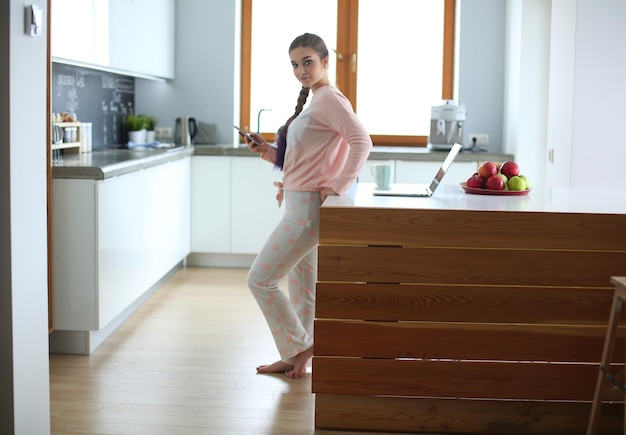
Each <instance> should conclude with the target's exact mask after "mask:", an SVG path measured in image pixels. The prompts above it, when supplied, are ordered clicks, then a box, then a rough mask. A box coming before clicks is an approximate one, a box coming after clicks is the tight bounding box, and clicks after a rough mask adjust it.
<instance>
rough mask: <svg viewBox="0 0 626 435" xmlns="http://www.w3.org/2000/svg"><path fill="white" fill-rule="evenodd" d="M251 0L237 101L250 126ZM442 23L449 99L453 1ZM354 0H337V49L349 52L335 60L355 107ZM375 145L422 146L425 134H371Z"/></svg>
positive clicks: (244, 18)
mask: <svg viewBox="0 0 626 435" xmlns="http://www.w3.org/2000/svg"><path fill="white" fill-rule="evenodd" d="M252 1H253V0H242V4H241V84H240V86H241V97H240V98H241V101H240V108H241V109H240V110H241V112H240V115H239V116H240V124H239V125H250V96H251V92H252V89H251V79H252ZM444 2H445V3H444V26H443V77H442V89H441V98H442V99H443V100H452V99H453V93H454V36H455V35H454V26H455V9H456V0H444ZM358 7H359V2H358V0H338V2H337V19H338V22H337V51H338V52H339V53H349V55H348V56H345V55H344V59H343V61H340V60H338V61H337V79H336V81H337V83H336V84H337V87H338V88H340V89H341V91H342V92H343V93H344V95H345V96H346V97H347V98H348V99H349V100H350V101H351V102H352V105H353V107H356V86H357V73H358V68H357V70H356V71H354V70H353V68H352V65H351V57H352V54H353V53H357V52H358V50H357V48H358ZM263 137H264V138H265V140H268V141H273V140H275V137H274V133H263ZM371 137H372V141H373V142H374V145H376V146H410V147H426V145H427V143H428V136H403V135H376V134H373V135H371Z"/></svg>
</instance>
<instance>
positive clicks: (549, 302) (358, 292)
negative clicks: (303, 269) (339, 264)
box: [315, 282, 626, 327]
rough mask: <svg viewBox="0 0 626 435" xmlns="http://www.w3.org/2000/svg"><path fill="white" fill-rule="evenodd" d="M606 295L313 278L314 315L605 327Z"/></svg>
mask: <svg viewBox="0 0 626 435" xmlns="http://www.w3.org/2000/svg"><path fill="white" fill-rule="evenodd" d="M612 297H613V288H612V287H611V288H595V287H589V288H582V287H539V286H538V287H528V286H481V285H479V286H473V285H471V286H470V285H449V284H419V283H412V284H402V285H400V284H366V283H346V282H318V284H317V292H316V307H315V311H316V315H317V317H318V318H329V319H354V320H392V321H397V320H420V321H438V322H494V323H536V324H544V323H554V324H568V325H575V324H583V325H585V324H589V325H601V326H604V327H606V324H607V313H609V311H610V309H611V303H612ZM625 311H626V310H625ZM622 318H623V319H624V320H626V312H622Z"/></svg>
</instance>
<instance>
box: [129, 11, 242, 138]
mask: <svg viewBox="0 0 626 435" xmlns="http://www.w3.org/2000/svg"><path fill="white" fill-rule="evenodd" d="M240 17H241V0H236V1H206V0H177V2H176V67H175V70H176V71H175V74H176V78H175V79H174V80H171V81H168V82H166V83H159V82H154V81H150V80H144V79H137V80H136V87H135V104H136V107H137V111H138V112H140V113H147V114H151V115H154V116H155V117H156V118H157V119H158V120H159V126H160V127H168V126H169V127H174V122H175V119H176V117H178V116H192V117H194V118H196V120H197V121H202V122H209V123H213V124H217V126H218V127H217V140H218V142H219V143H233V142H234V130H233V127H232V125H233V121H234V119H239V88H240V86H239V83H240V80H239V77H240V66H239V65H240V64H239V62H240V53H241V47H240V33H241V31H240V20H241V19H240Z"/></svg>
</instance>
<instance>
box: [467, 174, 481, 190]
mask: <svg viewBox="0 0 626 435" xmlns="http://www.w3.org/2000/svg"><path fill="white" fill-rule="evenodd" d="M484 182H485V180H483V178H482V177H481V176H480V175H472V176H471V177H469V178H468V179H467V187H474V188H476V189H482V188H483V184H484Z"/></svg>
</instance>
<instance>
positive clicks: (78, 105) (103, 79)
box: [51, 62, 135, 149]
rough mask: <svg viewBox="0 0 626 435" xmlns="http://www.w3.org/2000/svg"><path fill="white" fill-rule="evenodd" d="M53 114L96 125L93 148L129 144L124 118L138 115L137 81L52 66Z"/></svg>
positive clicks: (101, 73)
mask: <svg viewBox="0 0 626 435" xmlns="http://www.w3.org/2000/svg"><path fill="white" fill-rule="evenodd" d="M51 85H52V112H53V113H60V112H69V113H72V114H74V115H75V117H76V118H77V120H78V121H80V122H91V123H92V149H103V148H117V147H120V146H121V144H124V143H126V141H127V137H126V131H125V129H124V124H123V122H124V119H125V118H126V115H128V114H133V113H134V106H135V79H134V78H133V77H128V76H124V75H120V74H114V73H109V72H105V71H97V70H93V69H90V68H84V67H78V66H73V65H65V64H60V63H56V62H53V63H52V83H51Z"/></svg>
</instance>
